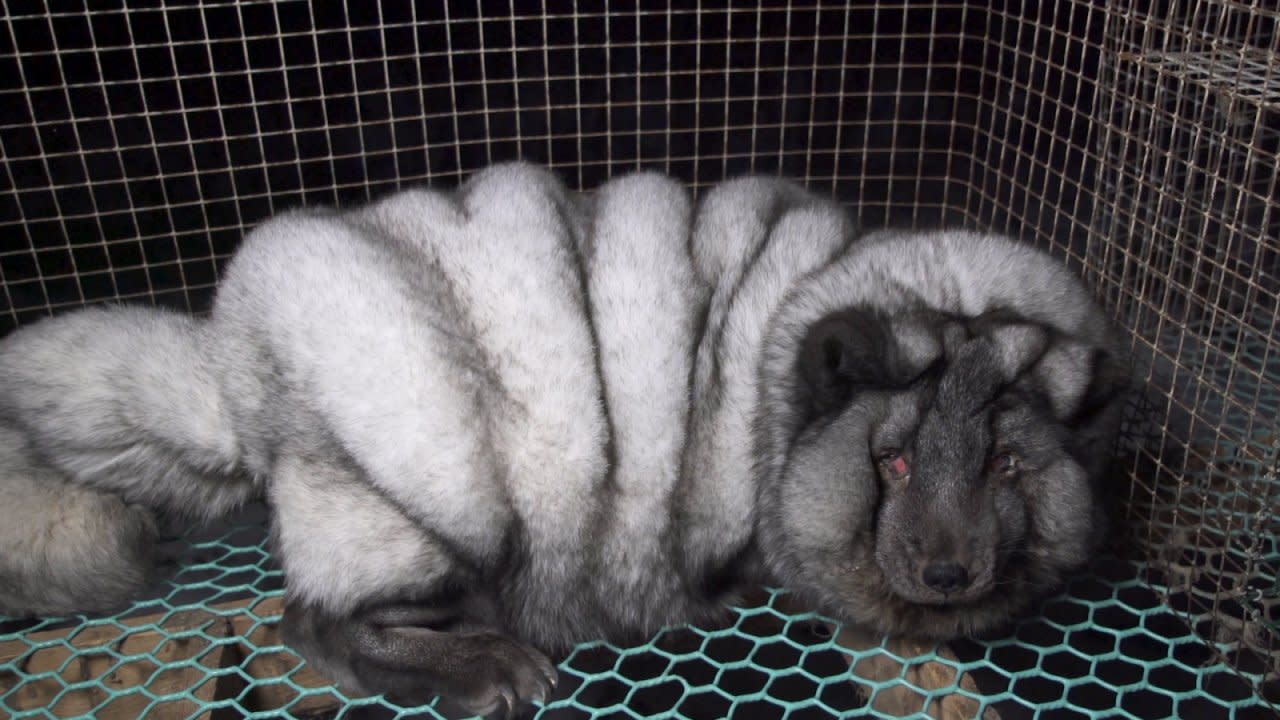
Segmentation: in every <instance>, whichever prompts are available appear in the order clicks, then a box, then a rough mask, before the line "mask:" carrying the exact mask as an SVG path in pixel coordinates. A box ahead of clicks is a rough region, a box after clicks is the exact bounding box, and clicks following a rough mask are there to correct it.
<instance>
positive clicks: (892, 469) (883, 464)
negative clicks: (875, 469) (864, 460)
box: [876, 448, 911, 480]
mask: <svg viewBox="0 0 1280 720" xmlns="http://www.w3.org/2000/svg"><path fill="white" fill-rule="evenodd" d="M876 462H877V463H879V465H880V471H881V472H882V473H884V475H885V476H886V477H888V478H889V479H891V480H901V479H903V478H906V477H907V476H908V475H910V474H911V465H910V464H908V463H907V458H906V457H904V456H903V454H902V451H901V450H899V449H897V448H885V449H883V450H881V451H879V452H877V453H876Z"/></svg>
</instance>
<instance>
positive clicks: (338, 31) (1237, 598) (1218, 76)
mask: <svg viewBox="0 0 1280 720" xmlns="http://www.w3.org/2000/svg"><path fill="white" fill-rule="evenodd" d="M95 5H96V4H95V3H88V6H89V7H86V4H85V3H81V2H58V1H57V0H50V1H49V2H48V3H41V2H20V1H16V0H15V1H11V2H6V3H5V5H4V9H3V17H2V21H3V27H2V29H0V98H2V100H0V151H2V152H3V156H4V162H3V167H4V170H3V173H0V227H2V228H3V232H4V236H3V239H2V240H0V288H2V289H3V290H2V292H0V333H6V332H9V331H11V330H12V329H14V328H16V327H18V326H19V325H22V324H26V323H29V322H33V321H36V320H38V319H39V318H41V317H45V316H47V315H50V314H54V313H59V312H64V311H67V310H71V309H73V308H76V307H81V306H83V305H85V304H91V303H98V302H110V301H116V300H125V301H130V302H147V303H157V304H161V305H165V306H170V307H175V308H179V309H183V310H188V311H194V312H201V311H203V310H205V309H207V307H208V302H209V299H210V297H211V295H212V291H213V288H214V287H215V286H216V283H217V280H218V277H219V273H220V270H221V268H222V265H223V263H224V262H225V261H226V260H227V258H228V257H229V256H230V255H231V254H232V252H233V251H234V249H235V247H236V245H237V243H238V241H239V238H240V237H241V236H242V235H243V233H244V232H245V231H246V229H248V228H250V227H252V226H253V225H254V224H255V223H257V222H259V221H260V220H262V219H263V218H264V217H266V216H268V215H269V214H271V213H273V212H278V211H280V210H283V209H286V208H289V207H294V206H297V205H301V204H335V203H336V204H352V203H355V202H360V201H363V200H366V199H368V198H370V197H375V196H377V195H379V194H382V193H384V192H387V191H390V190H392V189H394V188H398V187H402V186H406V185H412V184H419V183H430V184H433V185H439V186H450V185H452V184H455V183H456V182H457V181H458V180H459V179H460V178H461V177H463V176H465V175H467V174H468V173H470V172H472V171H474V170H476V169H478V168H480V167H483V166H484V165H486V164H488V163H490V162H495V161H501V160H508V159H513V158H517V157H519V158H525V159H529V160H535V161H539V162H543V163H546V164H549V165H551V166H552V167H554V168H555V169H556V170H557V171H558V172H559V173H560V174H561V176H562V177H563V178H565V179H566V180H567V181H568V182H569V183H570V184H571V185H573V186H576V187H581V188H590V187H592V186H594V185H595V184H597V183H599V182H600V181H601V180H603V179H605V178H607V177H609V176H611V175H614V174H617V173H621V172H625V171H628V170H631V169H634V168H650V169H657V170H661V171H664V172H667V173H670V174H672V175H675V176H676V177H679V178H681V179H682V180H684V181H686V182H689V183H691V184H693V185H694V186H695V187H701V186H704V185H706V184H708V183H712V182H715V181H717V180H719V179H722V178H724V177H728V176H731V175H735V174H740V173H743V172H748V171H754V172H763V173H780V174H786V175H788V176H792V177H796V178H799V179H802V180H804V181H805V182H806V183H807V184H808V185H809V186H810V187H813V188H815V189H818V190H819V191H822V192H830V193H831V194H832V195H833V196H835V197H837V198H839V199H840V200H841V201H843V202H845V203H847V204H848V206H849V208H850V209H851V211H852V212H853V213H855V214H856V216H857V217H858V220H859V222H860V223H861V224H862V225H863V226H866V227H877V226H882V225H895V226H900V227H933V226H938V225H943V224H947V225H964V226H970V227H980V228H990V229H995V230H1000V231H1004V232H1008V233H1011V234H1013V235H1017V236H1020V237H1022V238H1024V239H1026V240H1027V241H1029V242H1034V243H1037V244H1039V245H1041V246H1042V247H1046V248H1049V249H1050V250H1051V251H1052V252H1054V253H1055V254H1057V255H1058V256H1059V257H1061V258H1062V259H1063V261H1064V262H1067V263H1069V264H1070V265H1071V266H1072V267H1073V268H1075V269H1077V270H1078V271H1079V272H1081V273H1082V274H1083V276H1084V277H1085V278H1086V279H1087V280H1088V281H1089V282H1090V284H1091V286H1092V287H1093V288H1094V289H1095V290H1096V292H1097V293H1098V295H1099V297H1100V298H1102V299H1103V300H1104V301H1105V302H1106V304H1107V306H1108V308H1109V309H1111V310H1112V311H1113V313H1114V315H1115V317H1116V318H1117V320H1118V322H1120V323H1121V324H1122V326H1123V327H1124V328H1126V329H1127V330H1128V331H1129V335H1128V339H1129V349H1130V350H1131V351H1132V353H1133V356H1134V359H1135V365H1136V370H1137V374H1138V377H1139V378H1140V380H1141V381H1142V382H1143V384H1144V392H1143V393H1141V395H1140V396H1139V397H1137V398H1135V401H1134V403H1133V405H1132V407H1131V408H1130V412H1129V414H1128V420H1127V422H1126V426H1125V432H1124V434H1123V436H1122V437H1121V438H1120V444H1119V445H1120V450H1119V453H1118V460H1117V463H1116V472H1115V483H1116V486H1117V488H1118V491H1117V493H1118V495H1119V496H1120V497H1119V503H1118V510H1117V516H1118V520H1119V521H1120V522H1119V524H1120V527H1121V528H1122V531H1121V532H1120V533H1118V535H1117V539H1116V541H1115V543H1114V545H1115V554H1114V555H1112V556H1107V557H1104V558H1100V559H1099V560H1098V561H1097V562H1096V563H1095V564H1094V565H1093V566H1092V567H1091V568H1088V569H1087V570H1086V571H1084V572H1082V573H1081V574H1080V575H1079V576H1078V577H1077V578H1076V579H1074V580H1073V581H1072V582H1070V583H1069V584H1068V585H1067V587H1066V588H1064V589H1063V590H1062V591H1061V592H1060V593H1059V594H1057V595H1055V596H1052V597H1049V598H1047V599H1046V600H1045V602H1044V603H1043V604H1042V605H1041V606H1040V607H1039V608H1037V609H1036V610H1035V611H1034V612H1032V613H1030V614H1028V616H1027V617H1025V618H1024V619H1022V620H1021V621H1020V622H1019V623H1018V624H1017V625H1016V626H1015V627H1013V628H1011V629H1010V631H1009V632H1008V633H1007V634H1006V635H1004V636H1002V637H1000V638H997V639H992V640H986V641H981V642H979V641H972V640H965V641H957V642H954V643H951V644H950V646H949V647H939V648H920V647H911V646H906V645H902V644H897V643H889V642H883V641H881V640H880V639H878V638H865V637H859V636H857V634H856V633H853V632H852V631H850V630H848V629H845V631H844V632H841V633H839V634H838V635H835V636H834V637H833V636H832V633H831V632H830V631H831V630H832V629H833V628H832V627H831V626H830V625H828V624H827V623H825V622H823V621H822V620H821V619H820V618H815V617H814V616H812V615H811V614H808V613H806V612H804V611H803V609H802V608H797V607H795V606H794V605H793V603H792V602H791V601H790V599H789V596H787V595H786V594H785V593H782V592H779V591H767V592H763V593H761V594H760V595H759V596H757V597H755V598H753V601H752V602H750V603H748V604H747V605H746V606H744V607H743V608H740V609H737V610H735V611H734V612H733V614H732V616H731V617H730V619H729V622H728V624H727V625H723V626H715V627H699V628H677V629H672V630H668V631H666V632H664V633H662V634H660V635H659V636H658V637H656V638H654V639H653V640H652V641H651V642H648V643H645V644H642V645H639V646H636V647H627V648H622V647H614V646H611V645H606V644H599V643H596V644H590V645H586V646H583V647H580V648H579V649H578V650H577V651H575V652H574V653H573V654H572V655H571V656H570V657H569V658H568V659H567V660H566V661H565V662H564V664H563V665H562V677H563V678H564V680H563V682H562V686H561V687H560V689H559V690H558V692H557V695H556V697H555V698H554V700H553V701H551V702H550V703H549V704H548V706H547V707H546V709H544V710H543V711H542V713H541V716H542V717H562V716H563V717H578V716H584V715H613V714H620V715H630V716H639V715H648V714H654V713H665V712H670V713H675V714H677V715H679V716H683V717H690V718H694V717H699V718H700V717H723V716H726V715H730V714H732V715H737V716H749V717H757V716H758V717H810V716H814V717H822V716H828V715H839V714H850V713H865V714H866V715H868V716H873V717H895V716H898V715H900V714H903V713H907V712H916V711H923V712H925V713H927V714H928V715H929V716H931V717H972V716H982V717H987V718H991V717H1000V718H1006V719H1012V718H1023V717H1037V718H1049V717H1054V718H1057V717H1080V716H1089V717H1115V716H1121V717H1131V718H1164V717H1170V716H1176V717H1187V718H1193V717H1194V718H1201V717H1203V718H1212V717H1234V718H1251V717H1274V715H1275V713H1276V710H1277V704H1280V542H1278V541H1277V533H1278V532H1280V517H1278V516H1277V513H1276V507H1277V506H1278V505H1280V479H1278V478H1277V474H1278V468H1277V465H1278V464H1280V421H1278V420H1277V417H1278V416H1280V344H1278V343H1277V337H1280V328H1278V327H1277V317H1280V203H1278V202H1277V199H1276V198H1277V197H1280V192H1278V191H1277V166H1278V165H1280V31H1278V30H1277V23H1278V22H1280V12H1277V11H1276V10H1274V9H1271V8H1270V6H1269V5H1268V4H1266V3H1263V2H1261V1H1260V0H1253V2H1247V1H1242V0H1174V1H1170V2H1150V3H1147V2H1133V3H1129V2H1121V1H1120V0H1112V1H1110V2H1087V1H1085V0H1054V1H1052V2H1046V3H1038V4H1037V3H1025V4H1024V3H1016V2H996V3H991V4H984V5H982V6H979V5H978V4H973V5H967V4H965V3H960V2H857V3H828V2H821V3H814V2H786V3H782V2H778V3H764V4H763V7H752V8H750V9H745V8H738V7H735V6H728V5H727V4H726V3H712V2H701V3H697V4H693V3H683V4H677V5H676V7H665V6H664V7H656V6H652V5H650V4H648V3H638V4H637V3H634V2H632V3H608V4H607V5H606V4H603V3H597V2H585V1H584V2H573V3H559V4H552V5H551V6H550V7H548V8H546V9H545V10H544V9H541V8H536V9H529V10H526V9H525V8H524V7H523V6H522V5H520V4H517V3H514V2H510V1H509V0H507V1H503V2H490V1H488V0H476V1H475V2H467V3H447V4H446V3H436V2H416V3H351V4H348V5H346V6H344V5H342V4H338V3H314V4H311V3H307V2H299V1H298V0H282V1H281V2H254V1H247V2H239V3H231V2H217V1H210V2H201V3H192V2H156V1H152V2H135V3H130V4H129V6H128V7H127V8H121V7H117V6H115V5H112V6H110V7H106V6H104V7H103V8H102V9H98V8H96V7H93V6H95ZM264 522H265V513H264V511H263V510H262V509H261V508H250V509H249V510H247V511H246V513H245V514H244V515H243V516H242V517H239V518H236V519H235V520H233V521H232V522H231V523H229V524H228V525H226V526H220V527H217V528H212V529H210V528H205V529H200V530H194V531H188V532H185V533H179V534H177V535H176V536H175V538H174V541H173V542H172V543H171V544H170V547H169V550H170V554H171V555H172V556H173V557H174V559H175V572H174V574H173V575H172V576H171V577H170V578H169V579H168V580H167V581H166V582H165V583H164V584H163V585H161V586H159V587H157V588H156V589H155V592H154V593H153V595H152V596H151V597H149V598H145V599H142V600H140V601H139V602H138V603H137V604H136V605H135V606H134V607H133V608H131V609H129V610H128V611H126V612H123V613H121V614H119V615H116V616H111V617H71V618H62V619H46V620H38V621H19V620H9V621H0V715H5V716H9V715H11V716H13V717H49V716H68V715H86V714H91V715H99V716H103V717H134V716H140V715H143V714H148V715H154V716H159V717H170V716H172V717H215V716H227V717H237V716H258V717H264V716H269V717H275V716H278V715H280V714H282V713H283V714H287V715H289V716H293V717H311V716H317V715H319V716H324V715H332V714H335V713H338V714H345V715H346V716H352V717H409V716H424V717H431V716H433V715H435V711H434V710H433V709H432V708H430V707H427V708H400V707H397V706H394V705H390V704H388V703H386V702H384V701H381V700H380V699H378V698H347V697H345V696H344V695H342V694H341V693H340V692H339V691H337V690H336V689H334V688H332V687H330V686H328V685H327V684H325V683H324V681H323V680H322V679H321V678H319V677H318V676H316V675H315V674H314V673H313V672H311V670H310V669H309V668H307V667H306V666H305V665H303V664H302V663H301V662H300V661H299V660H298V658H297V657H296V656H295V655H293V654H292V653H291V652H290V651H289V650H288V649H287V648H285V647H283V646H282V645H280V642H279V640H278V637H277V636H276V634H275V628H274V619H275V618H276V616H277V615H278V613H279V602H280V594H281V592H282V590H281V584H282V579H281V576H280V573H279V570H278V568H277V567H276V566H275V564H274V563H273V562H272V560H271V558H270V555H269V552H268V550H267V548H266V546H265V544H264V542H265V541H264V532H263V526H264ZM851 667H852V670H853V672H852V673H851V672H850V668H851Z"/></svg>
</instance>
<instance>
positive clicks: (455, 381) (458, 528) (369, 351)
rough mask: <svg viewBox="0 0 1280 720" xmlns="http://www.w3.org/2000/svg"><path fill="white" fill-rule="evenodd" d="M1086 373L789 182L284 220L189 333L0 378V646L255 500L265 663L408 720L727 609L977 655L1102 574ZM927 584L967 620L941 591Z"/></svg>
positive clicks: (965, 257) (1094, 422)
mask: <svg viewBox="0 0 1280 720" xmlns="http://www.w3.org/2000/svg"><path fill="white" fill-rule="evenodd" d="M1109 333H1110V330H1109V328H1108V325H1107V323H1106V321H1105V319H1104V317H1103V315H1102V314H1101V313H1100V312H1099V310H1098V309H1097V308H1096V307H1095V306H1094V304H1093V302H1092V301H1091V300H1090V298H1089V296H1088V294H1087V293H1086V292H1085V290H1084V289H1083V288H1082V287H1081V285H1080V284H1079V283H1078V282H1077V281H1076V280H1075V279H1074V278H1073V277H1071V276H1070V275H1069V273H1068V272H1067V271H1066V270H1065V269H1064V268H1062V267H1061V266H1060V265H1059V264H1058V263H1056V262H1055V261H1053V260H1052V259H1050V258H1049V257H1047V256H1046V255H1044V254H1041V253H1039V252H1037V251H1035V250H1032V249H1030V248H1028V247H1026V246H1024V245H1021V244H1018V243H1015V242H1013V241H1010V240H1007V239H1004V238H1000V237H993V236H987V235H980V234H975V233H970V232H959V231H956V232H934V233H887V232H886V233H873V234H871V235H867V236H862V237H859V236H858V235H857V233H856V232H855V230H854V228H853V226H852V225H851V223H850V221H849V219H848V217H847V216H846V214H845V212H844V211H843V210H842V209H840V208H839V207H838V206H837V205H835V204H833V203H831V202H828V201H826V200H823V199H820V198H817V197H815V196H813V195H810V194H808V193H807V192H805V191H804V190H803V189H801V188H800V187H799V186H797V185H795V184H793V183H790V182H786V181H782V180H775V179H765V178H743V179H738V180H733V181H729V182H726V183H723V184H721V185H718V186H716V187H714V188H712V189H711V190H710V191H708V192H707V194H706V195H705V197H704V198H703V199H702V200H701V202H700V203H699V204H697V205H696V206H695V205H694V203H693V201H692V200H691V198H690V195H689V192H688V191H687V190H686V189H685V188H683V187H681V186H680V185H678V184H677V183H676V182H674V181H672V180H670V179H667V178H663V177H660V176H658V175H654V174H647V173H642V174H636V175H631V176H628V177H623V178H619V179H616V180H613V181H610V182H608V183H606V184H605V185H604V186H603V187H601V188H599V189H597V190H596V191H595V192H594V193H593V194H592V195H591V196H589V197H587V196H579V195H575V194H573V193H570V192H568V191H567V190H566V189H565V188H564V186H563V185H562V184H561V183H560V182H559V181H558V180H557V179H556V177H555V176H554V175H553V174H552V173H550V172H548V171H546V170H543V169H539V168H536V167H532V166H529V165H524V164H509V165H500V166H495V167H492V168H490V169H488V170H485V171H483V172H481V173H479V174H478V175H476V176H475V177H473V178H472V179H471V180H470V181H469V182H467V183H466V184H465V185H464V186H463V187H462V188H460V189H459V190H457V191H456V192H437V191H428V190H408V191H404V192H400V193H397V194H394V195H392V196H390V197H388V198H386V199H383V200H381V201H378V202H376V203H373V204H371V205H368V206H366V207H362V208H357V209H353V210H348V211H344V212H335V211H325V210H306V211H298V212H291V213H287V214H284V215H281V216H278V217H276V218H274V219H271V220H269V221H267V222H266V223H264V224H263V225H262V226H261V227H259V228H257V229H256V230H254V231H253V232H252V233H250V234H249V235H248V236H247V237H246V238H245V241H244V243H243V245H242V247H241V249H240V250H239V252H238V254H237V256H236V257H235V258H234V260H233V261H232V262H231V263H230V265H229V268H228V270H227V272H226V276H225V278H224V281H223V283H222V286H221V288H220V290H219V294H218V298H217V302H216V304H215V306H214V309H213V312H212V315H211V317H209V318H208V319H193V318H189V317H184V316H181V315H176V314H171V313H166V312H161V311H157V310H151V309H139V308H113V309H94V310H85V311H82V312H78V313H72V314H68V315H66V316H63V317H59V318H56V319H52V320H49V321H45V322H41V323H37V324H35V325H33V326H30V327H27V328H23V329H21V330H19V331H17V332H15V333H14V334H12V335H11V336H10V337H8V338H5V339H4V340H3V342H0V581H2V582H0V612H4V613H7V614H30V613H65V612H69V611H72V610H98V609H105V608H109V607H112V606H115V605H118V604H120V603H122V602H124V601H126V600H127V599H128V597H129V596H130V595H131V593H133V592H135V591H136V590H137V589H138V588H139V587H140V586H141V585H142V584H143V583H145V582H146V579H147V577H148V570H147V569H148V561H149V556H150V552H151V549H152V548H151V545H152V543H153V542H154V536H155V525H154V522H153V520H152V512H154V511H161V512H168V513H173V512H177V513H184V514H187V515H190V516H192V517H195V518H201V517H210V516H217V515H220V514H223V513H225V512H227V511H228V510H229V509H231V508H234V507H235V506H237V505H238V504H240V503H242V502H244V501H245V500H246V499H248V498H251V497H254V496H256V495H259V494H261V493H265V495H266V497H267V498H268V500H269V502H270V504H271V507H272V509H273V529H272V534H273V541H274V547H275V549H276V551H277V553H278V554H279V557H280V559H281V562H282V563H283V565H284V569H285V575H286V579H287V587H288V596H287V609H286V613H285V618H284V625H283V628H284V632H285V637H286V639H287V640H288V641H289V642H290V643H291V644H292V645H293V646H294V647H295V648H296V649H298V650H299V651H300V652H301V653H302V654H303V655H304V656H305V657H307V658H308V659H309V660H311V661H312V662H314V663H315V664H317V665H318V666H319V667H320V668H321V669H322V670H323V671H324V672H326V673H328V674H329V675H330V676H331V677H333V678H334V679H335V680H336V681H338V682H339V683H341V684H342V685H343V686H345V687H346V688H348V689H350V690H354V691H367V692H386V693H388V694H391V695H393V696H394V697H396V698H397V699H400V700H406V701H417V700H425V699H427V698H429V697H430V696H431V695H432V694H433V693H435V692H441V693H444V694H446V695H448V696H450V697H452V698H453V699H454V700H455V701H457V702H459V703H461V704H462V705H463V706H464V707H465V708H467V709H469V710H472V711H475V712H481V713H489V712H514V711H516V710H517V709H519V708H521V707H523V706H524V705H525V704H527V703H528V702H530V701H535V700H540V699H542V698H543V697H545V696H546V693H547V692H548V690H549V687H550V685H551V684H553V683H554V681H555V672H554V669H553V668H552V666H551V664H550V663H548V662H547V659H546V656H545V655H543V653H544V652H548V653H554V652H558V651H561V650H563V649H565V648H566V647H568V646H569V645H570V644H572V643H574V642H577V641H581V640H585V639H590V638H597V637H615V638H616V637H619V636H627V635H638V634H642V633H648V632H651V631H652V630H654V629H655V628H658V627H660V626H662V625H666V624H671V623H677V622H684V621H689V620H697V619H700V618H705V617H707V616H710V615H712V614H714V613H716V612H717V611H718V610H719V608H721V607H722V603H723V602H724V601H725V599H726V597H727V596H726V594H725V593H726V591H728V590H729V589H731V588H732V587H734V586H735V585H736V584H737V583H741V582H755V581H768V582H782V583H785V584H787V585H789V586H791V587H792V588H794V589H795V590H797V591H800V592H803V593H805V594H806V595H808V596H810V597H812V598H813V599H815V600H816V601H818V602H820V603H821V604H822V605H823V606H824V607H825V608H826V609H827V610H828V611H830V612H832V613H835V614H837V615H839V616H841V617H844V618H847V619H848V620H851V621H854V622H857V623H861V624H865V625H867V626H870V627H872V628H875V629H877V630H883V631H889V632H899V633H911V634H918V635H925V636H930V637H949V636H953V635H956V634H963V633H977V632H982V631H985V630H988V629H990V628H994V627H998V626H999V625H1000V624H1001V623H1003V622H1006V621H1007V620H1008V619H1009V618H1010V617H1011V615H1012V614H1013V613H1015V612H1017V611H1018V610H1020V609H1022V608H1024V607H1026V605H1027V604H1028V603H1029V601H1030V600H1031V599H1033V598H1034V597H1035V596H1036V595H1037V594H1038V593H1039V592H1041V591H1042V590H1043V589H1044V588H1046V587H1048V586H1051V585H1052V584H1053V583H1054V582H1056V581H1057V580H1058V579H1059V578H1061V576H1062V574H1063V573H1064V572H1065V571H1067V570H1069V569H1071V568H1074V567H1075V566H1077V565H1079V564H1080V563H1082V562H1083V561H1084V560H1085V558H1086V557H1087V554H1088V552H1089V550H1090V549H1091V548H1092V547H1093V545H1094V543H1095V542H1096V540H1097V538H1098V536H1099V535H1100V532H1099V530H1100V525H1099V522H1100V520H1099V518H1100V517H1101V514H1100V512H1099V509H1098V508H1099V503H1098V499H1097V497H1098V487H1097V485H1098V478H1099V476H1100V474H1101V466H1102V462H1101V458H1104V457H1105V455H1106V450H1107V448H1108V447H1109V443H1110V440H1111V437H1112V435H1113V433H1114V431H1115V429H1116V423H1117V418H1116V408H1117V407H1118V401H1117V399H1118V397H1119V393H1118V392H1117V389H1118V387H1119V378H1120V374H1119V372H1118V367H1119V365H1118V363H1117V360H1116V355H1115V351H1114V348H1113V346H1112V340H1111V337H1110V334H1109ZM886 447H892V448H896V449H898V450H899V451H900V453H901V455H902V456H903V457H904V458H905V460H906V461H907V462H909V463H910V468H911V471H910V477H909V478H903V477H896V476H892V475H886V472H885V470H884V468H885V467H886V466H885V463H884V462H882V461H880V460H877V458H881V457H882V456H883V452H884V448H886ZM1001 453H1010V454H1011V456H1012V457H1014V458H1016V464H1015V465H1012V466H1010V467H1005V468H1004V469H1002V470H1000V471H999V472H998V473H997V472H995V471H993V470H991V467H992V466H991V458H992V457H993V456H997V455H1000V454H1001ZM1009 456H1010V455H1004V456H1003V457H1009ZM938 563H959V564H961V565H963V566H964V567H966V568H967V569H968V572H969V575H970V576H971V578H972V581H971V582H970V583H969V584H968V585H967V587H964V588H959V589H955V588H949V589H948V591H947V592H940V591H938V590H937V589H935V587H933V586H931V585H930V583H929V582H925V581H923V580H922V579H921V577H922V570H923V568H925V567H928V566H930V565H936V564H938ZM935 585H936V583H935Z"/></svg>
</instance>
